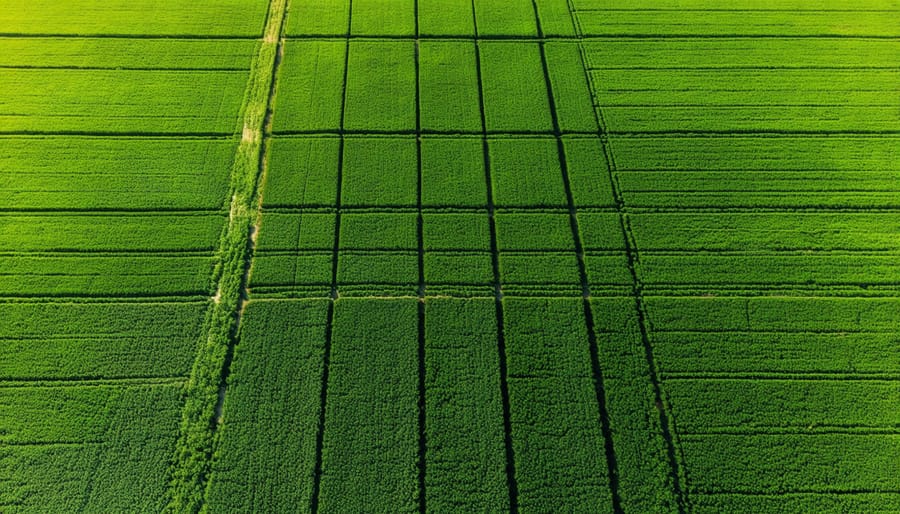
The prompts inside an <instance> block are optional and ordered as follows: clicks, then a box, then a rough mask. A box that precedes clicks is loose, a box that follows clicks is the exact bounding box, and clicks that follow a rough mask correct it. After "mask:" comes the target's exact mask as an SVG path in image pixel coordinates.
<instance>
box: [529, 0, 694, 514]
mask: <svg viewBox="0 0 900 514" xmlns="http://www.w3.org/2000/svg"><path fill="white" fill-rule="evenodd" d="M532 1H534V0H532ZM569 5H570V6H571V7H574V0H569ZM570 12H571V15H572V17H573V20H574V21H576V23H575V25H576V32H577V35H578V36H579V38H578V49H579V53H580V56H581V63H582V69H583V71H584V78H585V81H586V82H587V85H588V88H589V89H590V92H591V94H592V96H594V97H596V93H597V91H599V89H598V88H597V86H596V84H595V83H594V78H593V75H592V74H591V73H590V71H589V70H588V68H587V63H588V62H589V60H588V59H587V55H586V52H587V51H586V50H585V47H584V41H586V40H587V38H586V37H585V35H584V34H583V31H582V27H581V26H580V24H579V23H577V20H578V19H579V18H578V16H577V12H576V11H575V10H571V11H570ZM542 46H543V45H542ZM541 51H542V54H543V48H542V50H541ZM545 74H546V72H545ZM547 80H548V84H549V80H550V79H549V75H547ZM551 102H552V95H551ZM594 107H595V108H594V119H595V121H596V123H597V129H598V132H597V135H598V137H599V139H600V148H601V150H602V152H603V156H604V158H605V159H606V162H607V172H608V174H609V180H610V185H611V187H612V190H613V191H612V193H613V198H614V200H615V204H616V213H617V214H618V218H619V220H618V221H619V226H620V228H621V231H622V236H623V239H624V247H625V256H626V259H627V267H628V271H629V274H630V275H631V279H632V284H631V285H632V296H633V298H634V302H635V314H636V317H637V325H638V329H639V332H640V337H641V344H642V346H643V350H644V354H645V359H646V361H647V369H648V376H649V379H650V382H651V385H652V388H653V393H654V400H655V404H656V405H657V406H658V407H657V410H658V422H659V429H660V432H661V434H660V435H661V436H662V438H663V441H664V444H665V451H666V458H667V460H668V462H667V464H668V466H669V480H671V484H670V485H671V487H672V490H673V491H672V492H673V493H674V495H675V501H676V504H677V508H678V511H679V513H680V514H684V513H685V512H688V511H689V510H690V506H689V505H688V504H687V497H686V496H687V495H686V491H687V484H683V483H682V482H683V481H686V479H684V478H683V475H686V471H685V467H684V455H683V450H682V449H681V447H680V445H679V444H678V442H677V440H676V438H675V434H676V430H675V427H674V419H673V418H672V417H671V416H670V415H669V414H668V412H667V410H668V409H669V407H668V406H667V404H666V403H665V402H664V399H665V397H664V394H663V392H662V388H661V385H660V380H659V370H658V369H657V364H656V361H655V359H654V356H653V348H652V346H651V343H650V339H649V328H648V325H649V322H648V320H647V314H646V306H645V304H644V299H643V294H642V288H643V285H642V281H641V276H640V269H639V263H638V257H639V255H638V252H637V247H636V246H635V239H634V235H633V233H632V230H631V224H630V221H629V219H628V211H627V208H626V205H625V200H624V197H623V193H622V187H621V185H620V184H619V175H618V169H617V167H616V164H615V160H614V159H613V153H612V147H611V145H610V142H609V134H610V131H609V127H608V126H607V124H606V120H605V118H604V116H603V111H602V109H601V106H600V105H599V104H597V103H595V105H594Z"/></svg>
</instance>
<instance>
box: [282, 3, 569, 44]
mask: <svg viewBox="0 0 900 514" xmlns="http://www.w3.org/2000/svg"><path fill="white" fill-rule="evenodd" d="M350 3H351V2H350V1H349V0H314V1H311V2H303V3H302V4H300V5H297V6H291V14H290V16H289V17H288V26H287V33H288V36H309V35H313V36H343V35H345V34H347V30H348V27H349V28H350V34H351V35H354V36H413V35H415V34H416V27H417V26H418V30H419V33H420V34H422V35H425V36H460V37H473V36H474V35H475V22H476V21H477V25H478V35H479V36H521V37H535V36H537V35H538V33H537V24H536V20H535V11H534V9H535V7H534V5H533V4H532V2H531V1H530V0H515V1H513V2H508V1H507V2H504V1H501V0H482V1H479V2H475V3H474V5H473V3H472V2H471V1H470V0H419V2H418V5H416V2H413V1H412V0H406V1H404V2H399V3H398V2H387V1H385V0H360V1H354V2H353V3H352V4H353V12H352V24H351V23H350V17H351V12H350ZM535 3H536V5H537V10H538V15H539V16H540V21H541V26H542V28H543V32H544V34H545V35H553V36H573V35H574V28H573V25H572V19H571V15H570V14H569V9H568V5H567V3H566V1H565V0H537V1H536V2H535ZM473 7H474V11H473ZM473 12H474V17H473ZM386 13H388V14H387V15H386ZM417 13H418V20H416V18H415V16H416V14H417ZM417 22H418V23H417Z"/></svg>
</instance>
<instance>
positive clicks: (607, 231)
mask: <svg viewBox="0 0 900 514" xmlns="http://www.w3.org/2000/svg"><path fill="white" fill-rule="evenodd" d="M577 217H578V228H579V230H580V231H581V243H582V245H583V246H584V248H585V249H586V250H624V249H625V240H624V238H623V237H622V226H621V224H620V223H619V216H618V215H617V214H614V213H611V212H585V213H579V214H578V216H577Z"/></svg>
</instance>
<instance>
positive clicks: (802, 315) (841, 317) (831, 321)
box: [645, 296, 900, 332]
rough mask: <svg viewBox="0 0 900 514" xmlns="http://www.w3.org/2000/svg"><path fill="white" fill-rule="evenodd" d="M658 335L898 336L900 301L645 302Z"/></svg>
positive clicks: (709, 299) (699, 299) (651, 299)
mask: <svg viewBox="0 0 900 514" xmlns="http://www.w3.org/2000/svg"><path fill="white" fill-rule="evenodd" d="M645 303H646V305H647V310H648V312H649V322H650V325H651V328H652V329H653V331H654V332H656V331H666V332H669V331H684V330H689V331H719V332H733V331H737V332H745V331H756V332H759V331H765V332H779V331H782V332H806V331H812V332H886V331H888V332H896V331H897V330H898V329H900V319H898V317H897V315H896V312H897V308H898V306H900V298H821V297H819V298H815V297H809V298H800V297H797V298H794V297H756V298H716V297H695V298H671V297H663V296H648V297H646V298H645Z"/></svg>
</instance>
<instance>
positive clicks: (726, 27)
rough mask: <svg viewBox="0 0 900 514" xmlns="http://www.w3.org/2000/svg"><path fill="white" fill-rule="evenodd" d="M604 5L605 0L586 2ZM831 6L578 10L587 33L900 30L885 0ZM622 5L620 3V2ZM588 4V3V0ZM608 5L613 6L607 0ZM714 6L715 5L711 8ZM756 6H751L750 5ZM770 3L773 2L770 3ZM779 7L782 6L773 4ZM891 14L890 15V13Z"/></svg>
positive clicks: (889, 33)
mask: <svg viewBox="0 0 900 514" xmlns="http://www.w3.org/2000/svg"><path fill="white" fill-rule="evenodd" d="M584 3H587V4H594V5H593V6H592V7H599V6H600V5H599V4H604V3H606V4H608V2H607V1H606V0H603V1H602V2H597V1H593V2H584ZM828 3H830V4H831V6H832V8H831V9H826V8H825V7H826V6H825V5H823V4H817V5H818V7H819V9H820V10H816V11H811V10H808V9H804V8H803V7H807V6H808V5H809V4H806V3H803V2H791V4H792V5H793V6H794V7H789V6H788V5H786V4H785V3H783V2H766V3H765V4H767V5H761V4H760V3H753V2H751V3H749V5H748V3H747V2H731V3H730V4H729V5H730V8H727V9H721V8H719V7H720V5H721V4H719V3H717V2H713V1H710V0H703V1H700V2H696V3H694V5H695V7H694V8H693V9H691V8H690V7H688V6H687V5H686V4H684V3H680V2H664V3H660V2H652V3H646V2H644V6H645V7H646V6H648V5H649V6H652V9H646V8H645V9H641V8H640V6H639V5H637V4H629V7H630V9H619V10H615V9H614V10H605V9H603V8H600V9H596V10H586V11H584V12H582V13H579V15H578V22H579V25H581V30H582V33H584V34H585V35H589V36H659V37H672V36H682V37H691V36H737V37H747V36H762V37H768V36H800V37H810V36H837V37H845V36H854V37H866V36H878V37H896V36H898V35H900V30H898V27H897V24H896V23H891V22H890V20H889V19H886V17H885V16H883V15H881V14H879V12H878V9H879V8H883V7H884V0H875V1H870V2H868V4H869V5H870V6H871V7H872V8H873V9H875V10H872V11H866V10H865V7H864V6H863V5H859V4H853V5H854V7H856V10H854V11H853V14H852V16H848V15H847V12H846V11H844V10H842V9H844V8H846V4H844V3H842V2H836V1H831V2H828ZM664 4H668V6H669V7H670V9H671V8H674V9H675V10H677V14H676V15H674V16H673V13H672V12H671V11H670V10H669V9H666V8H664V7H662V5H664ZM614 6H615V7H619V6H620V4H615V5H614ZM585 7H586V6H585ZM606 7H612V6H609V5H607V6H606ZM711 7H713V8H711ZM747 7H751V9H749V10H748V9H747ZM765 7H769V8H768V9H767V8H765ZM774 7H777V8H774ZM887 18H889V17H887Z"/></svg>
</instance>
